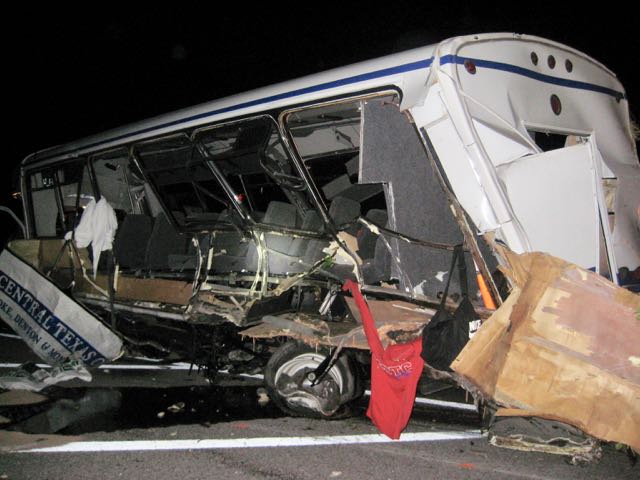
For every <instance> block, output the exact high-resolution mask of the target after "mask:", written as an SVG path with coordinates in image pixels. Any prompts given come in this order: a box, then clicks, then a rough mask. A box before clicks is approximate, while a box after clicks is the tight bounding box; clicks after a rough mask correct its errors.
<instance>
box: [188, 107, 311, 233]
mask: <svg viewBox="0 0 640 480" xmlns="http://www.w3.org/2000/svg"><path fill="white" fill-rule="evenodd" d="M195 139H196V142H197V144H198V145H199V147H200V148H201V149H202V151H203V153H204V155H205V156H206V158H207V160H208V162H209V163H210V165H211V168H212V169H214V170H216V171H218V172H220V175H221V176H222V177H223V178H224V180H225V181H226V182H227V184H228V186H229V189H230V190H231V191H232V192H233V195H234V198H235V200H236V201H237V202H238V204H239V205H241V206H242V208H244V209H245V210H246V211H247V212H248V213H249V214H250V216H251V217H252V218H253V219H254V220H255V221H257V222H260V223H265V224H270V225H278V226H282V227H287V228H296V229H300V228H305V225H304V220H303V219H304V218H305V213H306V212H308V211H309V210H311V207H310V204H309V202H308V199H307V194H306V184H305V182H304V180H303V179H302V178H301V177H300V176H299V175H298V173H297V171H296V168H295V165H294V164H293V163H292V161H291V159H290V158H289V155H288V154H287V152H286V150H285V148H284V145H283V142H282V139H281V138H280V134H279V132H278V130H277V128H276V124H275V122H274V121H273V120H272V119H271V118H269V117H258V118H253V119H249V120H244V121H240V122H233V123H230V124H226V125H221V126H216V127H213V128H207V129H205V130H201V131H199V132H197V133H196V135H195Z"/></svg>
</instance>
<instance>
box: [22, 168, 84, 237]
mask: <svg viewBox="0 0 640 480" xmlns="http://www.w3.org/2000/svg"><path fill="white" fill-rule="evenodd" d="M29 189H30V193H31V209H32V214H33V222H34V225H33V227H34V229H35V234H36V236H38V237H61V236H63V235H64V233H65V232H68V231H70V230H72V229H73V228H74V226H75V225H77V223H78V222H79V220H80V216H81V215H82V210H83V209H84V207H85V206H86V205H87V204H88V203H89V201H90V200H92V199H93V198H94V192H93V187H92V185H91V178H90V176H89V170H88V166H87V164H86V162H85V161H84V160H81V161H75V162H71V163H66V164H64V165H61V166H58V167H49V168H45V169H42V170H38V171H35V172H32V173H30V174H29Z"/></svg>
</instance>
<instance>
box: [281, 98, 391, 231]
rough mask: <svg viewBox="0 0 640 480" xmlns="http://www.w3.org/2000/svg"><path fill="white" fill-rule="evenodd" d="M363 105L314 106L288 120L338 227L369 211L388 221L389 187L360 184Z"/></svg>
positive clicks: (298, 146)
mask: <svg viewBox="0 0 640 480" xmlns="http://www.w3.org/2000/svg"><path fill="white" fill-rule="evenodd" d="M385 100H387V101H393V99H392V98H388V99H383V101H385ZM362 102H363V100H352V101H348V102H344V103H334V104H330V105H324V106H317V107H310V108H305V109H303V110H299V111H294V112H292V113H290V114H288V115H287V116H286V117H285V124H286V127H287V129H288V131H289V133H290V135H291V138H292V140H293V143H294V145H295V148H296V150H297V152H298V155H299V156H300V158H301V159H302V161H303V163H304V165H305V167H306V168H307V171H308V172H309V174H310V176H311V178H312V179H313V181H314V183H315V184H316V185H317V186H318V190H319V192H320V195H321V197H322V200H323V201H324V203H325V205H326V207H327V208H328V211H329V214H330V216H331V217H332V218H333V220H334V222H336V224H338V225H343V224H348V223H352V222H353V221H354V220H355V219H356V218H357V217H358V216H359V215H364V216H366V215H367V214H368V213H369V212H370V211H371V212H372V215H373V216H374V217H376V219H377V220H379V221H380V220H385V221H386V209H387V207H386V201H385V194H384V185H383V184H381V183H367V184H365V183H358V182H359V181H360V164H361V160H360V144H361V127H362Z"/></svg>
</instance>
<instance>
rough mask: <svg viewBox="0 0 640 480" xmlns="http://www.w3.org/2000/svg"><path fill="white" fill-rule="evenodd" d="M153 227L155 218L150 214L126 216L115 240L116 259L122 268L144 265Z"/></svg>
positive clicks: (136, 267) (135, 267)
mask: <svg viewBox="0 0 640 480" xmlns="http://www.w3.org/2000/svg"><path fill="white" fill-rule="evenodd" d="M152 227H153V220H152V219H151V217H149V216H148V215H138V214H130V215H127V216H126V217H124V220H123V221H122V224H121V225H120V227H119V228H118V231H117V233H116V237H115V239H114V242H113V248H114V254H115V257H116V261H117V262H118V264H119V265H120V267H121V268H124V269H138V268H143V267H144V259H145V254H146V248H147V242H148V240H149V237H151V229H152Z"/></svg>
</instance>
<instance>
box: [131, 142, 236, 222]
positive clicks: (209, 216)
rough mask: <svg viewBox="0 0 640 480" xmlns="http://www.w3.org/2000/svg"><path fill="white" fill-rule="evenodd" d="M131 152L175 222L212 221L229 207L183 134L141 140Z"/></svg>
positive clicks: (193, 147) (228, 201) (209, 172)
mask: <svg viewBox="0 0 640 480" xmlns="http://www.w3.org/2000/svg"><path fill="white" fill-rule="evenodd" d="M135 152H136V155H137V157H138V159H139V160H140V162H141V164H142V167H143V168H144V170H145V172H146V174H147V175H148V177H149V179H150V180H151V182H152V183H153V184H154V186H155V188H156V190H157V193H158V195H159V196H160V199H161V200H162V201H163V202H164V204H165V206H166V208H167V210H169V211H170V212H171V214H172V216H173V217H174V219H175V221H176V223H177V224H178V225H180V226H182V227H198V226H206V225H210V224H214V223H216V222H217V221H218V218H219V217H220V218H222V217H223V215H221V214H222V213H223V212H224V211H225V210H227V209H229V208H230V207H231V202H230V200H229V198H228V196H227V194H226V192H225V191H224V189H223V188H222V185H221V184H220V183H219V182H218V180H217V179H216V177H215V175H214V173H213V171H212V169H211V168H210V167H209V166H208V165H207V164H206V162H205V161H204V159H203V158H202V156H201V155H200V153H199V152H198V149H197V148H196V146H195V145H194V144H193V142H192V141H191V140H190V139H189V137H187V136H186V135H184V134H178V135H173V136H171V137H166V138H161V139H159V140H154V141H150V142H144V143H141V144H139V145H137V146H136V147H135Z"/></svg>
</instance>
